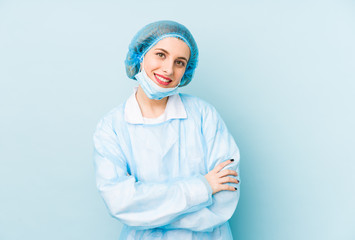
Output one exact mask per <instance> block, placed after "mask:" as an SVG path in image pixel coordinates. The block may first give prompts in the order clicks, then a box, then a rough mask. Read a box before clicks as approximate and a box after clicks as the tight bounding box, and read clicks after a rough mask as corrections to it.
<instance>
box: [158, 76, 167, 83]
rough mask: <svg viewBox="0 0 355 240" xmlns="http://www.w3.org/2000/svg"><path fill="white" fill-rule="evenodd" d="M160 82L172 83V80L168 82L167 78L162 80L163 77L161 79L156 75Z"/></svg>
mask: <svg viewBox="0 0 355 240" xmlns="http://www.w3.org/2000/svg"><path fill="white" fill-rule="evenodd" d="M155 76H156V77H157V78H158V79H159V80H160V81H163V82H166V83H167V82H170V80H167V79H165V78H162V77H159V76H158V75H155Z"/></svg>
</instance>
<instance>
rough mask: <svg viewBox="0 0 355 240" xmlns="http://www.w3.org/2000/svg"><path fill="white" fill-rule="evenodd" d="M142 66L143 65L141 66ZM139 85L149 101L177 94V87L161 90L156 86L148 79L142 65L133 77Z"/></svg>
mask: <svg viewBox="0 0 355 240" xmlns="http://www.w3.org/2000/svg"><path fill="white" fill-rule="evenodd" d="M142 65H143V64H142ZM135 77H136V79H137V81H138V83H139V85H140V86H141V88H142V89H143V91H144V93H145V94H146V95H147V97H148V98H150V99H156V100H160V99H162V98H165V97H168V96H171V95H174V94H176V93H178V86H179V84H178V85H176V87H173V88H163V87H160V86H158V85H157V84H156V83H155V82H154V81H153V80H152V79H150V78H149V77H148V75H147V73H146V72H145V70H144V65H143V66H142V69H141V71H140V72H139V73H137V74H136V75H135Z"/></svg>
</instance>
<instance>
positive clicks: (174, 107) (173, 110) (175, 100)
mask: <svg viewBox="0 0 355 240" xmlns="http://www.w3.org/2000/svg"><path fill="white" fill-rule="evenodd" d="M137 89H138V87H134V89H133V90H134V91H133V94H132V95H131V96H130V97H129V98H128V99H127V101H126V105H125V109H124V118H125V121H126V122H128V123H131V124H157V123H162V122H165V121H167V120H169V119H179V118H187V114H186V110H185V107H184V104H183V103H182V101H181V98H180V95H179V94H174V95H171V96H169V98H168V102H167V104H166V108H165V111H164V113H163V114H162V115H161V116H159V117H157V118H154V119H148V120H145V119H146V118H144V117H143V116H142V113H141V110H140V108H139V105H138V102H137V99H136V92H137Z"/></svg>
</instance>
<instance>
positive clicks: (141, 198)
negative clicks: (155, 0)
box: [94, 21, 239, 240]
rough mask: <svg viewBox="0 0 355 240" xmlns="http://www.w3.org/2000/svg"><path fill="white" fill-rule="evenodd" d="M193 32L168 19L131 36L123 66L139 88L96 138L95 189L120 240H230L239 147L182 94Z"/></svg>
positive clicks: (207, 111) (202, 106)
mask: <svg viewBox="0 0 355 240" xmlns="http://www.w3.org/2000/svg"><path fill="white" fill-rule="evenodd" d="M197 59H198V49H197V45H196V43H195V40H194V39H193V37H192V35H191V33H190V32H189V31H188V30H187V29H186V28H185V27H184V26H183V25H181V24H179V23H177V22H173V21H159V22H154V23H151V24H149V25H147V26H145V27H143V29H141V30H140V31H139V32H138V33H137V34H136V36H135V37H134V38H133V40H132V42H131V44H130V46H129V52H128V54H127V58H126V61H125V64H126V70H127V75H128V77H130V78H132V79H135V80H137V81H138V84H139V85H138V87H137V88H135V90H134V93H133V94H132V95H131V96H130V97H129V98H128V99H127V101H126V102H125V103H123V104H121V105H119V106H118V107H116V108H115V109H113V110H112V111H111V112H110V113H108V114H107V115H106V116H104V117H103V118H102V119H101V120H100V122H99V124H98V126H97V129H96V132H95V134H94V144H95V153H94V155H95V156H94V158H95V168H96V180H97V187H98V189H99V192H100V194H101V196H102V198H103V199H104V201H105V204H106V206H107V208H108V210H109V211H110V213H111V215H112V216H113V217H115V218H117V219H119V220H120V221H121V222H122V223H123V224H124V227H123V229H122V232H121V236H120V239H174V240H178V239H182V240H189V239H223V240H228V239H232V235H231V231H230V227H229V224H228V219H229V218H230V217H231V216H232V215H233V212H234V210H235V208H236V206H237V203H238V199H239V190H238V189H237V184H239V180H237V176H238V165H239V150H238V147H237V145H236V144H235V142H234V140H233V137H232V136H231V134H230V133H229V132H228V130H227V128H226V125H225V124H224V122H223V120H222V119H221V117H220V116H219V114H218V113H217V111H216V110H215V108H214V107H213V106H211V105H210V104H208V103H206V102H204V101H203V100H201V99H199V98H197V97H193V96H190V95H187V94H178V93H177V89H178V87H182V86H186V85H187V84H188V83H189V82H190V81H191V79H192V76H193V73H194V70H195V68H196V65H197Z"/></svg>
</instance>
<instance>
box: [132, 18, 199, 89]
mask: <svg viewBox="0 0 355 240" xmlns="http://www.w3.org/2000/svg"><path fill="white" fill-rule="evenodd" d="M166 37H175V38H178V39H181V40H183V41H184V42H185V43H186V44H187V45H188V46H189V48H190V52H191V54H190V59H189V61H188V63H187V66H186V70H185V73H184V76H183V77H182V79H181V82H180V85H179V87H183V86H186V85H187V84H189V82H190V81H191V79H192V77H193V75H194V72H195V68H196V67H197V62H198V49H197V44H196V42H195V40H194V38H193V37H192V34H191V33H190V31H189V30H188V29H187V28H186V27H185V26H183V25H182V24H180V23H177V22H174V21H158V22H153V23H150V24H148V25H146V26H145V27H143V28H142V29H141V30H140V31H139V32H138V33H137V34H136V35H135V36H134V37H133V39H132V41H131V43H130V45H129V47H128V53H127V57H126V60H125V65H126V73H127V76H128V77H129V78H131V79H134V80H136V79H135V75H136V74H137V73H138V72H139V69H140V63H141V62H142V60H143V57H144V55H145V54H146V53H147V52H148V51H149V50H150V49H151V48H152V47H153V46H154V45H155V44H157V43H158V42H159V41H160V40H162V39H163V38H166Z"/></svg>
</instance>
